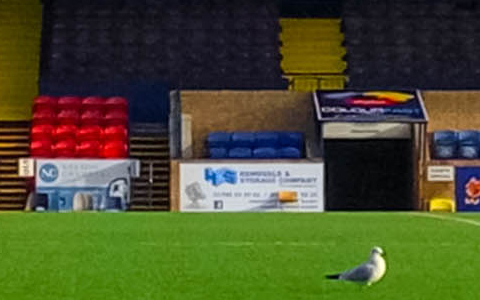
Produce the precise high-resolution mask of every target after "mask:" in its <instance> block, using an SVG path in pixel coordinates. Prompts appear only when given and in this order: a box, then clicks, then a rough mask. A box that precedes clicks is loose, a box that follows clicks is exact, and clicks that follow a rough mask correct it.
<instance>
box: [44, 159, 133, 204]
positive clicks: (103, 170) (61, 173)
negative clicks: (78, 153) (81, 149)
mask: <svg viewBox="0 0 480 300" xmlns="http://www.w3.org/2000/svg"><path fill="white" fill-rule="evenodd" d="M137 169H138V161H131V160H125V159H38V160H36V171H35V173H36V176H35V185H36V193H37V194H45V195H47V197H48V207H47V209H48V210H59V211H69V210H73V209H74V205H75V201H77V199H78V201H84V200H83V199H84V198H85V197H88V198H89V202H90V204H89V205H88V207H85V208H84V209H93V210H125V209H127V206H128V204H129V202H130V177H131V176H134V175H136V174H137V173H138V170H137Z"/></svg>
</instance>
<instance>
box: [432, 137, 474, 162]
mask: <svg viewBox="0 0 480 300" xmlns="http://www.w3.org/2000/svg"><path fill="white" fill-rule="evenodd" d="M433 156H434V158H439V159H455V158H464V159H476V158H480V131H478V130H461V131H454V130H440V131H435V132H434V133H433Z"/></svg>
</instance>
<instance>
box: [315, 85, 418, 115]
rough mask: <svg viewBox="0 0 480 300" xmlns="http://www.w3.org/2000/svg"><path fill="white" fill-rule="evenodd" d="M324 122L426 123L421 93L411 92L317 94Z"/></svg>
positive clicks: (319, 92) (318, 106)
mask: <svg viewBox="0 0 480 300" xmlns="http://www.w3.org/2000/svg"><path fill="white" fill-rule="evenodd" d="M315 95H316V97H315V106H316V110H317V117H318V120H320V121H350V122H362V121H364V122H378V121H387V122H417V123H418V122H426V119H427V114H426V112H425V107H424V105H423V102H422V99H421V96H420V93H419V92H418V91H416V90H409V91H405V90H404V91H363V90H362V91H360V90H353V91H335V92H333V91H329V92H324V91H317V92H316V94H315Z"/></svg>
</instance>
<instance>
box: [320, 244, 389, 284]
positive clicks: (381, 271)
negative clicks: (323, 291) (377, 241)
mask: <svg viewBox="0 0 480 300" xmlns="http://www.w3.org/2000/svg"><path fill="white" fill-rule="evenodd" d="M385 255H386V254H385V251H383V250H382V248H380V247H373V249H372V251H371V252H370V258H369V259H368V261H366V262H364V263H363V264H361V265H359V266H357V267H355V268H353V269H350V270H347V271H345V272H343V273H339V274H335V275H327V276H325V277H326V278H327V279H335V280H346V281H352V282H356V283H360V284H366V285H367V286H370V285H372V284H373V283H375V282H377V281H379V280H380V279H382V277H383V276H384V275H385V272H386V271H387V263H386V261H385V258H384V256H385Z"/></svg>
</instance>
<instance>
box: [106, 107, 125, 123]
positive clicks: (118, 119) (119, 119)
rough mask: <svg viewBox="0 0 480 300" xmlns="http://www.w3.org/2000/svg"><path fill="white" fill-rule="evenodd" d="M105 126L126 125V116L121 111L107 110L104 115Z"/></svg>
mask: <svg viewBox="0 0 480 300" xmlns="http://www.w3.org/2000/svg"><path fill="white" fill-rule="evenodd" d="M105 125H106V126H113V125H123V126H127V125H128V114H127V113H125V112H124V111H122V110H108V111H107V112H106V113H105Z"/></svg>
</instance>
